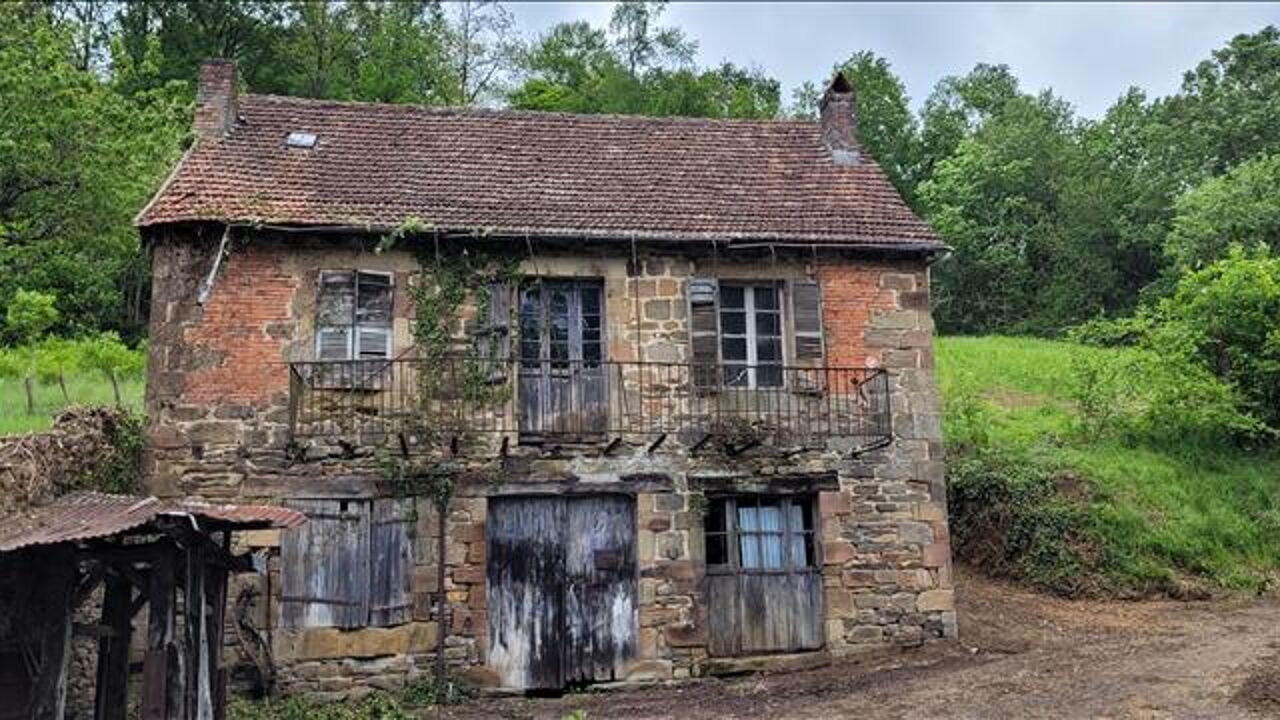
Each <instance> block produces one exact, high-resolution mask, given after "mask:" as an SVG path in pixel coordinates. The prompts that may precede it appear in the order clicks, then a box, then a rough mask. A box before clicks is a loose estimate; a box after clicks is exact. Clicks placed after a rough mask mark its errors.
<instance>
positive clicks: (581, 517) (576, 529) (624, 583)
mask: <svg viewBox="0 0 1280 720" xmlns="http://www.w3.org/2000/svg"><path fill="white" fill-rule="evenodd" d="M486 524H487V532H488V555H487V581H488V582H487V590H486V592H487V607H488V614H489V657H488V666H489V668H490V669H492V670H494V671H495V672H497V673H498V674H499V675H501V677H502V684H503V686H505V687H510V688H521V689H538V688H544V689H556V688H563V687H565V686H566V685H570V684H575V683H587V682H602V681H609V680H620V679H622V677H623V673H624V672H625V671H626V663H627V661H628V660H630V659H631V658H632V657H633V656H634V655H635V651H636V633H637V629H636V625H637V615H636V612H637V611H636V582H637V581H636V511H635V502H634V500H633V499H632V498H629V497H624V496H618V495H598V496H584V497H497V498H490V499H489V510H488V517H487V520H486Z"/></svg>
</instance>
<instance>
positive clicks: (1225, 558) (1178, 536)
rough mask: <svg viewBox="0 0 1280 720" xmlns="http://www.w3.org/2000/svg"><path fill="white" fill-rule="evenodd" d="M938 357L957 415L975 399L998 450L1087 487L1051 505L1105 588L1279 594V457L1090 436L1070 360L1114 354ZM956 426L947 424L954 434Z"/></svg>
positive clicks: (991, 349)
mask: <svg viewBox="0 0 1280 720" xmlns="http://www.w3.org/2000/svg"><path fill="white" fill-rule="evenodd" d="M937 350H938V356H937V365H938V377H939V384H940V386H941V389H942V394H943V398H944V403H945V404H947V406H948V413H949V415H950V414H951V413H953V412H954V407H955V404H954V403H948V402H947V399H948V398H956V397H960V396H965V395H968V396H975V395H976V397H977V398H979V402H980V403H981V405H982V411H983V417H984V418H985V419H986V420H987V422H986V424H987V426H988V427H989V434H990V437H989V444H990V446H991V447H992V448H994V449H996V450H997V451H999V452H1001V453H1004V454H1006V455H1009V456H1012V457H1014V458H1017V459H1018V460H1017V461H1018V462H1025V463H1027V464H1030V465H1035V466H1039V467H1043V468H1046V469H1047V471H1048V472H1049V473H1052V474H1053V475H1054V476H1055V477H1056V478H1057V479H1058V480H1059V485H1063V486H1064V487H1065V486H1070V485H1072V484H1073V483H1074V484H1075V485H1077V486H1078V485H1079V484H1081V483H1082V484H1083V487H1082V488H1081V487H1076V488H1075V489H1073V490H1071V491H1070V495H1071V497H1062V496H1061V494H1060V495H1059V496H1058V497H1055V498H1052V499H1047V500H1044V502H1053V503H1063V504H1066V505H1071V506H1073V507H1072V508H1071V509H1072V510H1073V512H1075V516H1076V517H1078V518H1079V519H1080V521H1081V522H1082V523H1083V524H1084V525H1085V530H1086V531H1087V533H1088V534H1089V535H1090V537H1091V538H1093V540H1094V541H1095V542H1096V543H1097V544H1098V547H1094V548H1091V552H1089V553H1086V557H1084V558H1083V562H1084V564H1085V565H1087V566H1088V567H1087V571H1089V572H1094V573H1096V574H1097V577H1096V578H1095V580H1096V582H1097V583H1099V584H1100V585H1101V586H1102V589H1104V590H1114V591H1118V592H1145V591H1149V590H1158V589H1164V590H1166V591H1168V590H1169V589H1170V588H1176V587H1180V586H1183V587H1185V586H1186V585H1187V584H1188V583H1189V584H1190V585H1191V586H1193V587H1199V588H1208V589H1211V590H1212V589H1218V588H1232V589H1241V590H1260V589H1263V588H1265V587H1269V586H1271V585H1272V583H1273V582H1274V580H1275V579H1276V577H1277V573H1278V571H1280V454H1277V453H1275V452H1258V451H1254V452H1246V451H1244V450H1241V449H1238V448H1233V447H1226V446H1224V447H1217V448H1204V447H1196V448H1190V447H1149V446H1143V445H1141V444H1129V443H1125V442H1121V441H1119V440H1100V439H1097V438H1089V437H1084V436H1083V434H1082V433H1081V432H1080V430H1079V429H1078V426H1077V424H1076V423H1075V421H1074V420H1075V410H1074V407H1073V404H1072V401H1071V398H1070V394H1069V391H1068V387H1069V380H1070V371H1071V359H1072V357H1073V356H1075V355H1077V354H1080V353H1105V352H1116V351H1112V350H1100V349H1095V348H1087V347H1083V346H1079V345H1073V344H1070V343H1064V342H1052V341H1045V340H1033V339H1025V338H1009V337H983V338H965V337H953V338H943V339H940V340H939V341H938V344H937ZM955 421H956V419H955V418H954V417H948V422H947V423H946V427H949V428H954V427H955V425H956V422H955ZM948 432H950V430H948ZM949 444H951V443H949ZM951 459H952V460H956V459H957V458H951ZM953 464H954V463H953ZM1064 478H1065V479H1068V480H1070V481H1071V482H1068V483H1063V482H1060V481H1061V480H1062V479H1064ZM1058 516H1061V513H1058V514H1056V515H1055V514H1053V513H1049V514H1046V515H1045V517H1058ZM1024 579H1026V578H1024ZM1032 579H1034V578H1032Z"/></svg>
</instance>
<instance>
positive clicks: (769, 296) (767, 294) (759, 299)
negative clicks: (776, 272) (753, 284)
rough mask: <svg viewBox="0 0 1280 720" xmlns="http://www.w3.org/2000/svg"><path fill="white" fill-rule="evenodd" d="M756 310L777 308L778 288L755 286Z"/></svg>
mask: <svg viewBox="0 0 1280 720" xmlns="http://www.w3.org/2000/svg"><path fill="white" fill-rule="evenodd" d="M755 295H756V296H755V301H756V310H777V309H778V289H777V288H773V287H758V288H755Z"/></svg>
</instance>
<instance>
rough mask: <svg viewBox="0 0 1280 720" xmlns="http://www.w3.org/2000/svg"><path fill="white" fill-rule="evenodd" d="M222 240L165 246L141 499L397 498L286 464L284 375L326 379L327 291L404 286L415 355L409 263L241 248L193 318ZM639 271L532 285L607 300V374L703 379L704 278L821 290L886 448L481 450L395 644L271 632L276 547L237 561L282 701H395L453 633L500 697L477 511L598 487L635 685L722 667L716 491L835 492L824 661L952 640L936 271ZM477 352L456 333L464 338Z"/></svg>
mask: <svg viewBox="0 0 1280 720" xmlns="http://www.w3.org/2000/svg"><path fill="white" fill-rule="evenodd" d="M219 237H220V231H218V232H212V231H210V232H206V234H205V235H203V236H200V235H198V234H197V231H186V232H184V233H183V234H175V235H172V236H163V237H156V238H153V239H152V252H153V278H154V291H153V300H152V302H153V305H152V333H151V337H152V344H151V350H150V352H151V358H150V359H151V365H150V368H149V373H150V377H149V384H148V390H147V410H148V415H149V417H150V421H151V426H150V430H149V436H148V445H147V450H146V470H147V474H148V482H149V484H150V489H151V490H152V491H153V492H156V493H158V494H161V495H174V494H182V495H198V496H204V497H208V498H216V499H235V500H241V501H246V502H264V501H265V502H272V501H280V500H283V499H286V498H289V497H297V496H309V497H317V496H327V497H368V496H371V495H375V496H376V495H379V494H389V492H390V489H389V488H388V484H387V482H386V480H385V477H384V474H383V470H381V469H380V465H379V457H378V455H377V454H376V453H375V451H374V449H372V448H366V447H342V446H340V445H337V444H326V443H324V442H321V441H310V442H308V443H306V444H299V445H291V444H290V437H289V432H288V369H287V365H286V363H287V361H289V360H309V359H312V342H313V341H312V329H311V328H312V324H313V316H314V292H315V277H316V274H317V273H318V272H319V271H320V270H321V269H344V268H345V269H352V268H364V269H370V270H381V271H390V272H393V273H395V277H396V287H397V292H396V301H395V308H394V312H393V314H394V315H395V317H396V320H395V336H396V345H397V351H401V350H405V349H407V348H408V347H409V344H410V340H409V323H410V321H409V315H410V314H411V308H410V307H409V305H410V303H409V300H408V297H407V295H406V293H405V292H404V288H405V287H407V286H408V278H409V277H410V275H412V273H413V272H414V271H415V270H416V269H417V266H416V261H415V260H414V259H413V256H412V255H411V254H410V253H409V252H407V251H401V250H396V251H392V252H389V253H382V254H374V253H373V252H372V247H373V244H374V243H373V241H367V242H366V241H363V240H357V241H349V242H345V243H344V242H339V241H335V240H333V239H320V238H306V237H302V236H290V237H288V238H285V239H280V238H274V237H271V236H268V235H253V236H250V237H247V238H246V237H240V236H237V237H236V238H235V242H233V243H232V246H231V252H230V254H229V255H228V256H227V258H226V259H225V260H224V263H223V266H222V269H221V271H220V272H219V275H218V278H217V281H216V283H215V285H214V288H213V292H212V295H211V296H210V298H209V301H208V302H207V303H206V304H205V305H204V306H200V305H198V304H197V303H196V294H197V291H198V287H199V284H200V282H201V280H202V279H203V278H204V276H205V275H206V274H207V273H208V272H209V269H210V268H211V267H212V263H213V260H214V253H215V249H216V247H217V244H218V240H219ZM629 255H630V253H621V252H613V251H611V250H610V249H608V248H601V247H588V248H580V249H577V250H576V251H575V250H561V251H559V252H558V253H557V254H551V253H547V254H546V255H542V256H539V257H538V258H537V259H536V263H533V264H532V265H533V267H526V268H525V271H526V272H533V271H534V270H535V269H536V272H537V273H538V274H541V275H544V276H548V277H558V276H580V277H595V278H603V280H604V283H605V299H606V308H605V313H606V326H607V340H608V347H609V355H610V357H611V358H613V359H616V360H633V359H639V358H643V359H645V360H650V361H659V360H660V361H667V362H685V361H686V360H687V357H688V346H689V342H688V341H689V337H688V324H687V323H688V321H687V314H688V313H687V300H686V288H687V286H688V281H689V279H690V278H693V277H721V278H726V279H735V280H750V279H753V278H755V279H766V278H772V279H795V278H799V277H815V276H816V277H818V278H819V279H820V280H821V282H822V291H823V308H824V310H823V312H824V317H823V321H824V326H825V343H826V353H827V363H828V364H830V365H846V366H876V367H882V368H884V369H885V370H887V371H888V372H889V375H890V382H889V389H890V403H891V406H892V410H893V416H892V421H893V441H892V443H891V444H890V445H888V446H886V447H883V448H880V449H877V450H873V451H871V452H866V453H863V454H861V455H858V456H856V457H855V456H854V455H853V454H852V453H851V452H850V449H851V448H850V446H849V445H847V444H842V443H841V442H839V441H837V440H832V441H830V442H828V443H827V444H826V445H825V446H824V447H817V448H815V447H806V448H780V447H771V446H769V444H768V443H765V444H764V445H762V446H760V447H757V448H753V449H750V450H748V451H745V452H742V453H740V454H738V455H734V456H730V455H728V454H726V453H724V452H719V451H716V450H714V449H713V448H711V449H706V450H703V451H700V452H697V453H691V452H690V451H689V449H688V448H687V447H686V446H685V445H683V444H682V440H681V439H679V438H674V437H673V438H670V439H668V440H667V441H666V443H665V444H664V445H663V446H662V447H661V448H660V449H659V450H657V451H656V452H654V453H652V454H650V453H649V452H648V451H647V447H646V445H645V444H641V443H633V442H631V441H630V440H628V441H627V442H624V443H623V444H622V445H621V446H620V447H618V448H615V449H614V450H613V451H612V452H610V453H609V454H608V455H603V454H602V453H601V452H600V451H599V448H585V449H582V450H576V449H572V448H564V449H560V450H557V451H554V452H552V451H544V450H539V449H536V448H529V447H520V446H518V445H516V443H514V442H513V443H511V446H510V448H509V453H508V454H507V455H506V456H505V457H503V456H502V455H501V454H500V452H499V450H498V448H497V447H496V444H495V443H496V441H497V438H495V437H487V438H483V439H482V440H483V442H480V443H479V444H477V445H475V446H474V447H468V451H469V452H470V451H472V450H474V452H472V453H471V454H469V455H467V456H465V457H461V458H454V459H452V460H451V462H452V463H454V465H455V466H456V467H457V468H458V470H459V475H458V496H457V497H455V499H454V501H453V504H452V505H451V507H450V511H449V514H448V516H447V518H446V534H447V537H448V539H449V542H448V546H447V549H446V553H445V555H446V557H445V562H446V566H447V573H446V578H445V585H444V587H443V588H441V587H438V586H437V581H436V575H435V569H436V565H435V563H436V548H435V542H434V538H435V532H436V528H437V523H438V519H437V518H436V517H435V513H434V511H433V510H432V509H431V508H430V506H429V504H428V503H426V502H425V501H421V500H420V501H419V503H418V506H419V515H418V520H417V522H416V524H415V528H414V530H415V532H414V536H415V537H414V540H413V562H414V569H413V575H412V578H411V591H412V602H413V611H412V617H411V621H410V622H408V623H405V624H404V625H401V626H398V627H394V628H369V629H364V630H352V631H338V630H334V629H329V628H315V629H307V630H284V629H282V628H278V627H275V626H276V625H277V620H278V612H279V602H278V600H279V598H278V594H279V591H280V583H279V576H278V571H279V556H278V546H279V535H278V533H275V534H272V533H261V534H254V535H253V536H250V537H248V538H246V539H245V540H244V543H245V544H246V545H249V546H253V547H257V548H261V549H264V550H266V551H267V552H268V554H269V555H270V557H271V560H270V561H269V568H270V577H258V578H242V579H241V580H240V582H248V583H252V584H255V586H256V587H258V589H259V592H260V593H261V594H262V595H263V597H262V598H260V602H259V606H260V615H259V618H260V623H261V624H262V625H264V626H271V627H272V628H273V631H272V632H273V640H274V649H275V657H276V661H277V663H278V666H279V673H280V675H279V677H280V681H281V684H282V686H283V689H285V690H286V691H296V692H304V693H308V694H313V695H317V696H320V697H328V698H339V697H352V696H355V695H359V694H362V693H366V692H368V691H369V690H370V689H371V688H377V687H394V686H396V685H398V684H402V683H403V682H404V681H406V680H407V679H410V678H413V677H416V676H417V675H419V674H423V673H429V672H430V665H431V662H432V661H433V659H434V647H435V639H436V638H437V637H438V636H439V633H440V632H441V631H443V632H444V633H445V638H446V643H447V647H448V650H447V655H448V660H449V662H450V664H451V665H452V666H454V667H455V668H456V669H458V670H459V671H465V672H467V673H468V674H469V676H470V677H471V678H472V679H473V680H474V681H476V682H479V683H481V684H491V683H493V682H495V681H496V677H495V676H494V675H493V674H492V673H490V672H488V671H487V670H486V669H485V668H484V662H485V657H486V651H487V650H486V639H487V638H486V636H487V621H488V618H487V612H486V606H485V604H486V599H485V595H486V592H485V559H486V558H485V555H486V547H485V522H486V508H487V500H486V497H487V496H489V495H491V494H494V493H526V494H554V493H561V492H581V488H582V486H583V484H584V483H588V482H589V483H596V484H598V485H596V486H595V487H599V488H600V489H601V490H603V491H609V492H624V493H628V494H632V495H634V496H635V497H636V506H637V528H638V533H637V546H638V558H639V563H640V568H639V578H638V592H639V613H638V614H639V618H638V620H639V625H638V640H639V643H638V654H637V657H636V658H635V660H634V662H633V663H632V665H631V666H630V668H629V673H628V679H630V680H635V681H642V680H644V681H649V680H666V679H674V678H683V677H690V676H698V675H702V674H705V673H707V672H708V671H710V670H711V669H713V666H714V665H716V664H717V663H718V662H720V661H719V659H716V658H711V657H709V656H708V652H707V627H708V625H707V617H706V607H705V603H704V598H703V596H702V590H701V588H702V578H703V573H704V562H705V552H704V548H703V542H702V523H703V518H702V515H701V513H700V512H699V511H698V508H699V507H700V505H701V504H702V503H701V498H702V497H703V493H702V489H703V488H704V487H705V486H706V483H707V482H709V481H712V480H714V481H715V482H717V483H723V482H724V479H725V478H731V479H732V482H733V483H737V485H735V487H737V489H738V490H740V491H743V492H750V491H751V490H752V488H753V487H756V486H758V485H759V484H760V483H762V482H768V483H773V484H775V485H776V484H777V483H783V484H785V483H787V482H791V481H792V480H791V479H792V478H794V479H795V482H796V483H797V485H801V484H804V483H808V482H811V481H812V480H813V479H814V478H825V479H826V480H824V483H825V484H823V485H822V487H823V488H825V489H824V490H823V491H822V492H821V493H820V495H819V497H818V508H819V520H820V522H819V529H820V532H821V546H822V559H823V563H824V564H823V567H822V574H823V582H824V601H825V617H824V623H825V625H824V627H825V643H824V648H823V650H822V651H821V652H824V653H827V654H830V655H844V654H849V653H855V652H861V651H865V650H869V649H875V648H885V647H894V646H908V645H915V644H919V643H922V642H925V641H927V640H929V639H932V638H939V637H954V636H955V635H956V633H957V621H956V613H955V608H954V598H953V591H952V583H951V566H950V536H949V533H948V529H947V509H946V485H945V476H944V465H943V460H944V457H943V446H942V436H941V424H940V417H939V408H938V400H937V396H936V389H935V384H934V377H933V350H932V331H933V324H932V319H931V317H930V314H929V296H928V285H929V283H928V271H927V268H926V267H925V265H924V263H923V262H922V261H920V260H893V261H889V260H884V259H878V260H868V259H863V258H856V257H851V256H834V255H824V256H823V257H821V258H814V257H813V256H812V255H810V254H809V253H802V254H801V255H799V256H796V257H792V258H784V257H779V258H777V259H776V260H775V259H770V258H761V257H756V258H755V259H743V258H740V257H734V258H732V259H729V258H725V257H719V258H712V257H707V256H706V255H698V256H690V255H688V254H684V255H666V254H660V253H658V252H657V251H653V250H643V249H642V251H640V252H638V253H637V257H636V258H634V259H633V258H631V257H630V256H629ZM474 314H475V313H474V312H473V309H467V310H466V312H464V315H466V316H468V317H470V316H473V315H474ZM637 315H638V316H639V322H638V323H637ZM467 330H468V328H466V327H460V328H457V331H458V333H459V334H460V335H461V334H464V333H465V332H467ZM500 458H501V459H500ZM441 592H443V593H444V596H445V598H446V600H447V605H448V611H447V613H446V617H444V618H440V617H437V615H436V609H435V602H436V598H437V597H438V595H439V593H441ZM233 595H234V593H233ZM267 596H270V597H267Z"/></svg>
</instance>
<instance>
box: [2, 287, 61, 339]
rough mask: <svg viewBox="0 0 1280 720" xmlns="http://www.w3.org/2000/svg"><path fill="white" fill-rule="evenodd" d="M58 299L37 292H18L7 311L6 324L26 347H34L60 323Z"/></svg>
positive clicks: (49, 294) (48, 294)
mask: <svg viewBox="0 0 1280 720" xmlns="http://www.w3.org/2000/svg"><path fill="white" fill-rule="evenodd" d="M57 302H58V298H57V297H56V296H54V295H52V294H51V293H42V292H39V291H36V290H18V292H16V293H14V295H13V299H11V300H10V301H9V308H8V310H6V311H5V324H6V325H7V326H8V328H9V331H10V332H11V333H12V334H13V335H14V336H15V337H16V338H17V339H18V341H19V342H21V343H22V344H24V345H34V344H35V343H36V342H38V341H39V340H40V338H42V337H44V334H45V333H46V332H48V331H49V328H51V327H53V326H54V324H56V323H57V322H58V308H57V306H56V303H57Z"/></svg>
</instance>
